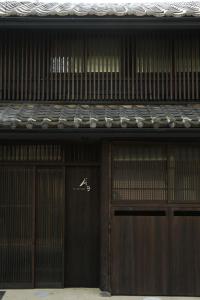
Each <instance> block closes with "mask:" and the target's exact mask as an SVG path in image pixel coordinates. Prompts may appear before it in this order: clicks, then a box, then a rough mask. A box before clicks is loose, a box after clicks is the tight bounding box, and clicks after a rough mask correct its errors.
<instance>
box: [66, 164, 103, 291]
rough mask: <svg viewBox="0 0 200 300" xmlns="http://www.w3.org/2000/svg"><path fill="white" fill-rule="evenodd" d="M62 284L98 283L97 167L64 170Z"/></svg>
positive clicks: (98, 213) (75, 285)
mask: <svg viewBox="0 0 200 300" xmlns="http://www.w3.org/2000/svg"><path fill="white" fill-rule="evenodd" d="M66 205H67V207H66V227H65V228H66V234H65V235H66V247H65V249H66V252H65V286H67V287H70V286H72V287H98V286H99V252H100V249H99V246H100V245H99V238H100V235H99V215H100V211H99V209H100V205H99V169H98V168H96V167H70V168H67V170H66Z"/></svg>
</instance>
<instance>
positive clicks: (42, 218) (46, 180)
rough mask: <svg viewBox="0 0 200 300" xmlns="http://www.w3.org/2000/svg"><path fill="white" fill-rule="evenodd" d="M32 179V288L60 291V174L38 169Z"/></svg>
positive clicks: (62, 244) (61, 208) (61, 282)
mask: <svg viewBox="0 0 200 300" xmlns="http://www.w3.org/2000/svg"><path fill="white" fill-rule="evenodd" d="M36 178H37V181H36V182H37V185H36V191H37V192H36V218H35V223H36V224H35V287H63V278H64V277H63V271H64V270H63V269H64V266H63V264H64V263H63V251H64V174H63V171H62V168H59V167H55V168H54V167H41V168H38V169H37V173H36Z"/></svg>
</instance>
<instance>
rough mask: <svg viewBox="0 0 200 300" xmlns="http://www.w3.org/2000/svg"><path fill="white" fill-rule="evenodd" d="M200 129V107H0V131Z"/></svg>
mask: <svg viewBox="0 0 200 300" xmlns="http://www.w3.org/2000/svg"><path fill="white" fill-rule="evenodd" d="M175 128H176V129H189V128H200V105H198V104H196V105H195V104H194V105H56V104H5V103H3V104H0V131H1V130H7V129H11V130H17V129H23V130H24V129H25V130H27V131H32V130H42V131H45V130H46V131H47V130H49V129H53V130H57V129H59V130H64V129H67V130H69V129H88V130H90V129H93V130H94V129H134V130H137V129H175Z"/></svg>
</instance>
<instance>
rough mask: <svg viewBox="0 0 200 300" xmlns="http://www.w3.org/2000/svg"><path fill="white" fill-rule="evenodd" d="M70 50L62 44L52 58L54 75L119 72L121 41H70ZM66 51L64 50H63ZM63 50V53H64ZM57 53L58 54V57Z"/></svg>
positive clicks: (81, 39)
mask: <svg viewBox="0 0 200 300" xmlns="http://www.w3.org/2000/svg"><path fill="white" fill-rule="evenodd" d="M68 42H69V46H68V48H66V47H65V48H63V47H64V45H63V44H62V43H61V45H60V46H59V48H58V50H57V51H56V49H55V56H53V57H51V64H50V71H51V72H52V73H83V72H88V73H94V72H95V73H103V72H104V73H106V72H108V73H111V72H119V62H120V40H119V39H114V38H112V37H104V38H101V37H100V38H98V39H97V38H96V37H93V38H88V39H87V41H86V40H85V39H83V38H80V39H79V40H73V39H72V40H69V41H68ZM63 49H64V50H63ZM62 50H63V51H62ZM56 52H59V53H57V55H56Z"/></svg>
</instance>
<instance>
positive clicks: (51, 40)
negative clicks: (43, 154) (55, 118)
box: [0, 30, 200, 102]
mask: <svg viewBox="0 0 200 300" xmlns="http://www.w3.org/2000/svg"><path fill="white" fill-rule="evenodd" d="M0 39H1V44H0V100H9V101H10V100H17V101H21V100H25V101H28V100H30V101H65V102H75V101H82V102H84V101H122V102H128V101H134V102H137V101H138V102H141V101H154V100H158V101H166V100H167V101H174V100H176V101H180V100H185V101H190V100H192V101H198V100H199V98H200V90H199V78H200V59H199V52H200V33H199V32H197V31H196V32H190V31H185V32H164V31H163V32H160V31H157V32H153V31H151V32H146V33H143V32H134V33H130V32H118V33H113V32H107V33H102V32H95V33H94V32H91V33H90V32H87V33H86V32H78V31H77V32H71V33H69V32H68V31H64V30H63V31H62V30H60V31H54V30H52V31H51V32H49V31H48V32H47V31H44V30H43V31H42V30H40V31H39V32H38V31H25V30H24V31H23V30H21V31H14V30H10V31H3V30H2V31H1V32H0Z"/></svg>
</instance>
